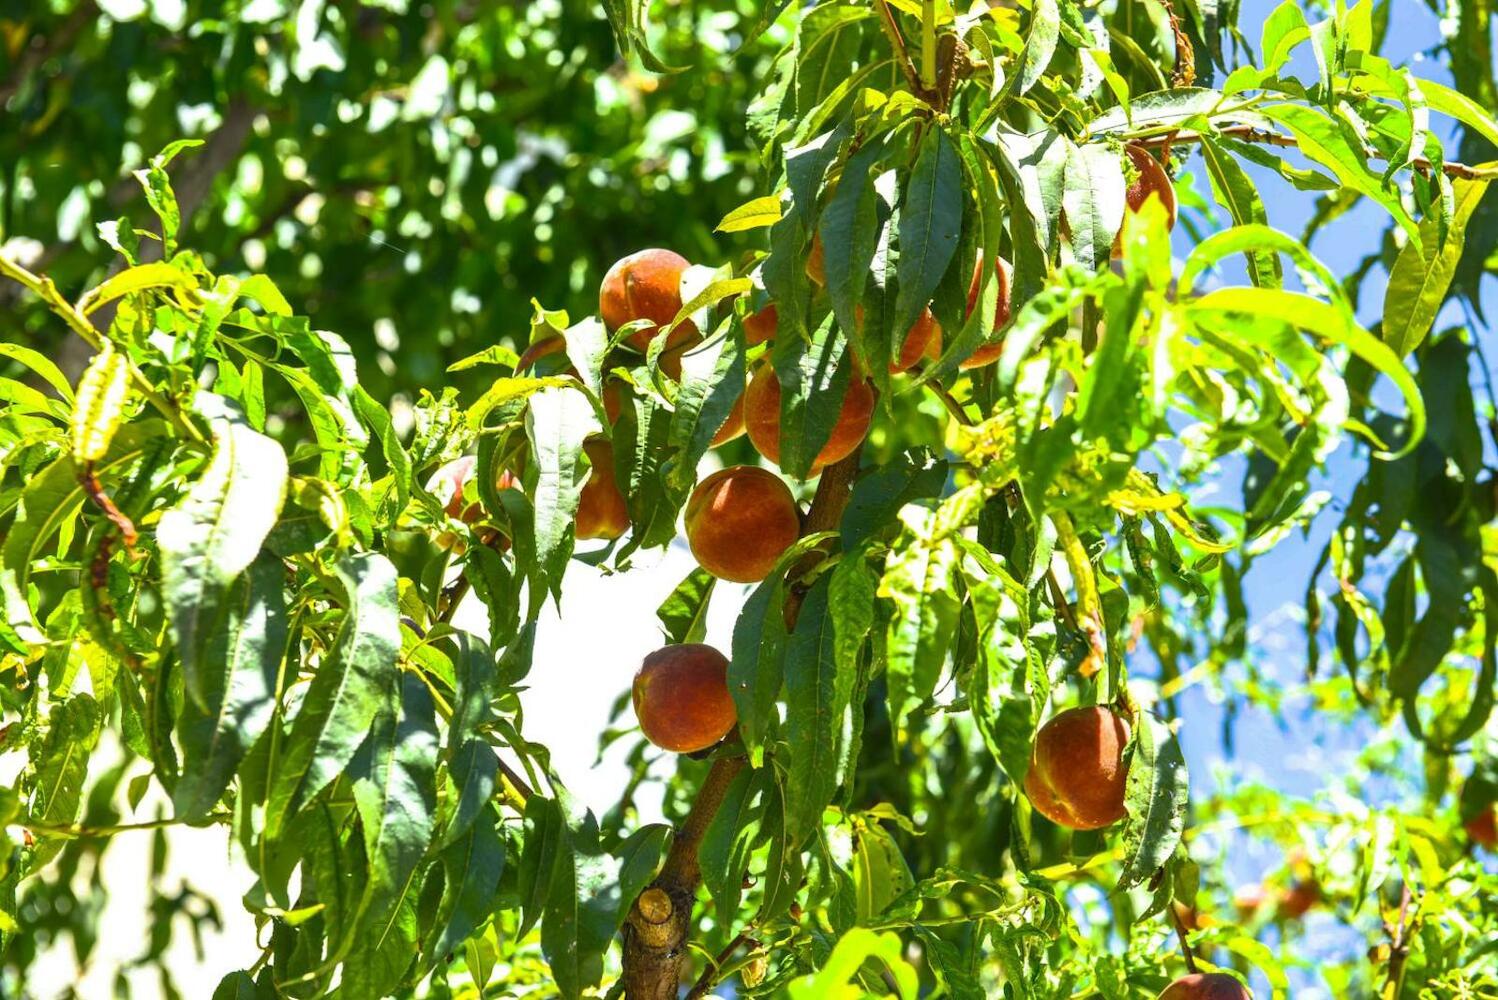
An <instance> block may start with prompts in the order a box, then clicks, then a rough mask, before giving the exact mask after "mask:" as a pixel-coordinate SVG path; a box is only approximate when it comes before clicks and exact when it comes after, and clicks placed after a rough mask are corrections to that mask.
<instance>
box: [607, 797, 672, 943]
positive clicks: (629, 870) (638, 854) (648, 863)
mask: <svg viewBox="0 0 1498 1000" xmlns="http://www.w3.org/2000/svg"><path fill="white" fill-rule="evenodd" d="M670 840H671V826H670V824H668V823H647V824H645V825H644V826H642V827H640V828H639V829H638V830H636V831H635V832H634V833H632V834H630V835H629V836H628V837H626V838H625V840H624V843H622V844H620V845H619V848H618V850H617V851H615V854H616V856H617V857H618V859H619V899H621V900H632V899H634V898H636V897H637V896H639V895H640V893H642V892H644V891H645V887H646V886H648V885H649V884H650V882H651V880H652V879H654V878H655V873H656V872H657V871H658V870H659V869H660V866H661V859H662V858H664V857H665V856H666V845H667V844H668V843H669V842H670ZM628 915H629V909H628V907H627V906H620V907H619V912H618V915H617V917H616V920H617V922H618V924H619V926H621V927H622V926H623V924H624V918H625V917H626V916H628Z"/></svg>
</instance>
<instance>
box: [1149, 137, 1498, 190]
mask: <svg viewBox="0 0 1498 1000" xmlns="http://www.w3.org/2000/svg"><path fill="white" fill-rule="evenodd" d="M1216 136H1225V137H1227V138H1229V139H1241V140H1242V141H1244V142H1257V143H1261V144H1263V145H1267V146H1283V147H1286V148H1288V149H1299V148H1300V143H1299V142H1298V141H1296V139H1295V137H1294V136H1291V135H1282V134H1280V133H1279V132H1271V131H1269V130H1267V129H1262V128H1258V127H1256V126H1253V125H1229V126H1228V127H1227V128H1224V129H1220V130H1218V131H1217V132H1215V133H1212V134H1211V135H1203V134H1202V133H1201V132H1176V131H1169V130H1167V131H1164V132H1159V131H1153V132H1151V133H1150V134H1147V135H1143V136H1140V137H1138V138H1130V139H1129V142H1130V143H1131V144H1133V145H1136V146H1145V147H1151V148H1159V147H1163V146H1171V145H1175V144H1176V143H1180V142H1196V143H1199V142H1202V141H1204V140H1206V139H1208V138H1213V137H1216ZM1363 155H1365V156H1367V157H1368V158H1369V159H1370V160H1382V159H1383V158H1384V157H1383V154H1382V153H1380V152H1379V151H1378V150H1376V149H1365V150H1363ZM1410 166H1411V167H1413V168H1414V169H1416V170H1418V171H1419V172H1420V173H1422V174H1428V173H1430V172H1431V171H1432V170H1434V169H1435V167H1436V165H1435V164H1434V163H1432V162H1431V161H1430V160H1428V159H1426V158H1425V157H1423V156H1419V157H1416V158H1415V159H1413V160H1411V161H1410ZM1441 172H1442V173H1444V174H1445V175H1446V176H1447V177H1461V178H1463V179H1465V180H1498V167H1472V166H1468V165H1467V164H1465V163H1443V164H1441Z"/></svg>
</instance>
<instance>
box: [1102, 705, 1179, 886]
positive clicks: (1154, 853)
mask: <svg viewBox="0 0 1498 1000" xmlns="http://www.w3.org/2000/svg"><path fill="white" fill-rule="evenodd" d="M1133 748H1134V749H1133V755H1132V757H1131V758H1130V759H1129V761H1128V768H1129V776H1128V780H1127V782H1126V784H1125V790H1124V804H1125V806H1126V807H1127V808H1128V810H1129V825H1128V827H1127V829H1126V830H1125V831H1124V842H1123V846H1124V856H1125V859H1126V860H1125V861H1124V867H1123V871H1122V872H1120V873H1119V876H1118V888H1119V891H1123V890H1125V889H1130V888H1133V887H1134V886H1136V885H1140V884H1142V883H1143V882H1145V881H1146V880H1148V879H1149V878H1150V877H1151V876H1153V875H1154V873H1155V872H1156V871H1158V870H1159V869H1160V868H1162V867H1164V865H1165V862H1166V861H1167V860H1168V859H1169V858H1170V856H1171V855H1172V854H1174V853H1175V849H1176V845H1178V844H1179V843H1180V842H1181V831H1182V830H1183V829H1184V828H1185V826H1186V800H1187V797H1188V794H1189V792H1190V778H1189V776H1188V774H1187V772H1186V759H1185V757H1184V756H1182V754H1181V745H1180V743H1179V742H1177V740H1176V737H1175V733H1173V732H1171V731H1170V729H1169V727H1167V726H1166V725H1165V724H1164V723H1161V722H1159V721H1158V720H1156V719H1155V718H1154V717H1153V716H1151V715H1149V714H1148V713H1143V712H1141V713H1140V714H1139V717H1138V720H1137V723H1136V725H1135V728H1134V740H1133Z"/></svg>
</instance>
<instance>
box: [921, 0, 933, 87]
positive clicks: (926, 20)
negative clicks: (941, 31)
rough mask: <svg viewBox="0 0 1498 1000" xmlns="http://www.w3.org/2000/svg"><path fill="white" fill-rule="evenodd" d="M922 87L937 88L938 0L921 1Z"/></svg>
mask: <svg viewBox="0 0 1498 1000" xmlns="http://www.w3.org/2000/svg"><path fill="white" fill-rule="evenodd" d="M921 87H922V89H924V90H927V91H931V90H935V89H936V0H922V2H921Z"/></svg>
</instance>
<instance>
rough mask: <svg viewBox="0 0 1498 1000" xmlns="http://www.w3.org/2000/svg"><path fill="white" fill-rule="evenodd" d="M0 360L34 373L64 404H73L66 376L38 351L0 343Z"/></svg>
mask: <svg viewBox="0 0 1498 1000" xmlns="http://www.w3.org/2000/svg"><path fill="white" fill-rule="evenodd" d="M0 358H10V359H12V360H14V361H19V362H20V363H21V364H23V365H25V366H26V367H27V368H30V369H31V370H32V371H34V372H36V374H37V375H38V376H40V377H41V378H42V379H43V380H44V381H45V382H46V383H47V384H48V385H50V386H51V387H52V388H54V389H56V390H57V394H58V395H59V396H61V397H62V398H63V401H64V402H66V403H72V402H73V387H72V386H70V385H68V379H67V376H66V375H64V374H63V373H62V369H60V368H58V367H57V365H55V364H54V363H53V362H52V359H51V358H49V357H47V356H46V355H45V354H43V353H41V352H40V351H33V350H32V349H31V348H29V347H22V346H21V345H20V344H8V343H0Z"/></svg>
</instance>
